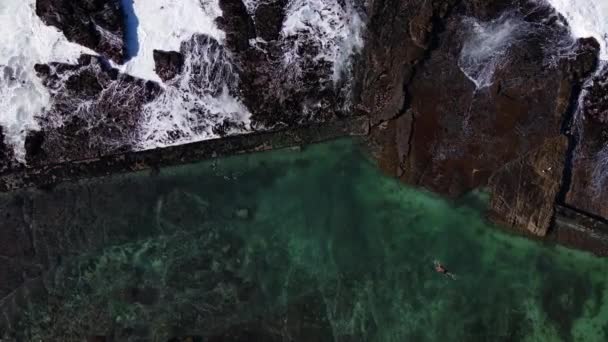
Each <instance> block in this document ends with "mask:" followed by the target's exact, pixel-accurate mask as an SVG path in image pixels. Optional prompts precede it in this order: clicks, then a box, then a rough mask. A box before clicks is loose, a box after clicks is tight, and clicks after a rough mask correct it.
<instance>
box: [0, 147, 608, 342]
mask: <svg viewBox="0 0 608 342" xmlns="http://www.w3.org/2000/svg"><path fill="white" fill-rule="evenodd" d="M483 202H484V201H483V196H481V195H479V196H470V197H469V198H468V199H467V200H463V201H461V202H458V203H449V202H446V201H445V200H443V199H441V198H440V197H437V196H435V195H432V194H429V193H426V192H423V191H419V190H416V189H412V188H408V187H406V186H404V185H402V184H400V183H399V182H397V181H395V180H394V179H392V178H388V177H385V176H384V175H383V174H382V173H381V172H380V171H379V170H378V169H377V168H376V167H375V165H374V163H373V162H372V161H371V159H370V158H368V156H367V154H366V152H365V151H364V150H363V149H362V148H361V147H360V145H359V143H357V142H356V141H353V140H339V141H334V142H329V143H323V144H318V145H312V146H307V147H304V148H302V149H286V150H281V151H273V152H265V153H258V154H249V155H243V156H236V157H230V158H224V159H217V160H213V161H207V162H202V163H198V164H192V165H185V166H179V167H170V168H164V169H161V170H160V172H153V173H149V172H142V173H135V174H129V175H122V176H113V177H108V178H101V179H96V180H88V181H81V182H77V183H70V184H64V185H60V186H58V187H56V188H54V189H50V190H49V189H47V190H44V191H42V190H26V191H21V192H17V193H13V194H5V195H1V196H0V206H1V207H2V208H3V210H4V211H5V212H7V213H12V211H11V210H16V212H19V213H27V215H26V214H22V215H23V217H27V220H26V219H25V218H24V219H23V220H24V221H27V222H29V223H28V224H29V227H31V228H30V229H31V230H32V231H33V235H35V236H37V238H36V241H37V245H36V246H37V247H36V251H37V252H38V254H39V255H38V256H37V257H36V258H38V259H37V262H39V263H40V264H48V265H52V266H51V267H49V268H48V271H47V272H46V273H45V276H44V277H43V283H44V284H45V285H46V288H47V289H48V290H47V291H46V292H45V291H42V292H43V294H41V295H38V296H34V295H33V293H37V292H40V291H34V287H35V286H34V285H28V286H29V287H30V289H29V290H28V291H21V292H24V293H29V294H30V295H29V296H24V297H23V298H21V299H19V300H14V301H13V302H15V303H17V304H15V305H16V306H17V307H18V309H17V310H13V311H15V312H14V313H13V314H12V317H13V318H12V319H13V321H12V322H13V323H11V327H12V328H10V329H7V328H6V326H5V329H7V330H6V331H5V336H6V335H9V336H12V338H16V337H19V338H21V340H27V341H38V340H42V341H55V340H56V341H60V340H61V341H82V339H83V338H85V337H90V336H110V335H111V336H113V340H114V341H168V340H169V339H171V338H174V337H185V336H196V339H194V340H196V341H586V342H587V341H606V339H607V338H608V291H607V288H608V286H607V285H608V275H607V274H606V272H605V271H606V267H607V266H608V260H605V259H601V258H597V257H594V256H592V255H590V254H588V253H583V252H578V251H573V250H568V249H566V248H563V247H558V246H553V245H544V244H540V243H539V242H535V241H530V240H527V239H524V238H521V237H517V236H512V235H508V234H505V233H504V232H502V231H501V230H498V229H496V227H492V226H491V225H489V224H488V223H486V222H485V221H484V220H483V217H482V215H481V212H480V211H479V208H480V207H482V206H483V205H482V204H483ZM11 208H13V209H11ZM24 208H27V210H26V209H24ZM62 213H63V214H62ZM8 216H10V215H8V214H7V216H6V217H8ZM6 217H5V216H4V215H3V216H2V218H0V220H5V221H6V220H8V218H6ZM0 223H1V222H0ZM4 226H6V225H4ZM17 226H18V225H15V228H14V229H15V230H16V231H17V230H19V229H21V228H19V227H17ZM434 260H440V261H441V262H442V263H444V264H445V265H446V266H447V267H448V269H449V270H450V271H451V272H453V273H454V274H455V275H456V279H455V280H452V279H451V278H448V277H446V276H443V275H441V274H438V273H436V272H435V271H434V270H433V261H434ZM30 262H33V261H31V260H30ZM30 283H33V281H32V282H30ZM26 287H27V286H26ZM16 292H18V291H16ZM0 297H2V296H0ZM4 303H6V299H5V300H4ZM0 307H1V308H2V310H3V313H4V317H8V316H9V315H8V314H7V309H6V305H5V306H0ZM1 327H2V325H1V323H0V328H1ZM0 336H1V331H0ZM5 340H9V341H10V339H5ZM107 341H110V339H108V340H107Z"/></svg>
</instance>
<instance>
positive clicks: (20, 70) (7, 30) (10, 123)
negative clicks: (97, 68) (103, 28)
mask: <svg viewBox="0 0 608 342" xmlns="http://www.w3.org/2000/svg"><path fill="white" fill-rule="evenodd" d="M34 6H35V0H2V1H0V125H2V128H3V130H4V135H5V141H6V143H8V144H9V145H11V146H12V147H13V148H14V150H15V154H16V157H17V159H18V160H20V161H23V160H24V158H25V136H26V134H27V130H32V129H37V128H38V124H37V122H36V120H35V115H39V114H41V112H42V111H43V109H44V108H45V107H46V106H47V105H48V104H49V93H48V91H47V90H46V88H45V87H44V86H43V85H42V84H41V82H40V80H39V79H38V77H37V76H36V73H35V71H34V65H35V64H36V63H47V62H50V61H53V62H66V63H74V62H76V60H77V58H78V56H80V54H82V53H92V54H94V52H93V51H90V50H89V49H86V48H84V47H82V46H80V45H78V44H73V43H70V42H68V41H67V39H66V38H65V36H64V35H63V34H62V33H61V32H59V31H58V30H57V29H56V28H54V27H49V26H46V25H45V24H44V23H43V22H42V21H41V20H40V19H39V18H38V16H36V13H35V9H34Z"/></svg>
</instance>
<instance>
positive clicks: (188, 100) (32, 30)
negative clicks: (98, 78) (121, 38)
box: [0, 0, 363, 161]
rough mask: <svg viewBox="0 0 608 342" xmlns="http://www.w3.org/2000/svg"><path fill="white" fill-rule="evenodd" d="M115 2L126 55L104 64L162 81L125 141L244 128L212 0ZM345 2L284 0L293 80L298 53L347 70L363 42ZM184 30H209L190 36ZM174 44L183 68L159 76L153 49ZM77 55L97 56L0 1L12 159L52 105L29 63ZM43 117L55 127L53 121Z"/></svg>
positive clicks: (30, 2) (171, 139) (0, 121)
mask: <svg viewBox="0 0 608 342" xmlns="http://www.w3.org/2000/svg"><path fill="white" fill-rule="evenodd" d="M121 1H122V5H123V8H124V12H125V20H126V28H125V42H126V51H127V54H126V55H127V56H126V57H127V58H126V62H125V63H124V64H122V65H118V64H116V63H114V62H111V63H112V66H113V67H115V68H117V69H119V70H120V71H121V72H123V73H126V74H130V75H132V76H135V77H138V78H141V79H145V80H151V81H154V82H157V83H159V84H161V86H162V88H163V93H162V94H161V95H160V96H159V97H158V98H157V99H155V100H154V101H153V102H151V103H149V104H148V105H146V106H145V108H144V112H143V119H142V122H140V127H139V129H138V132H134V133H135V134H134V135H133V136H134V137H135V138H134V139H135V140H137V141H135V142H134V145H135V146H137V148H139V149H149V148H155V147H160V146H167V145H172V144H180V143H186V142H190V141H196V140H203V139H209V138H215V137H217V136H218V135H217V133H216V132H215V129H216V128H217V127H218V126H221V127H222V130H223V132H227V133H238V132H247V131H250V130H251V114H250V112H249V111H248V109H247V108H246V107H245V106H244V105H243V104H242V103H241V101H240V100H239V99H238V98H236V97H235V95H234V94H236V93H237V91H235V90H237V89H238V83H239V80H238V75H237V73H236V72H235V70H234V67H233V66H232V56H231V55H230V53H229V52H228V51H226V50H225V49H224V45H223V41H224V38H225V33H224V32H223V31H222V30H220V29H219V28H218V27H217V25H216V23H215V20H216V18H218V17H219V16H221V15H222V11H221V9H220V7H219V2H218V0H133V1H132V0H121ZM345 3H346V4H342V5H341V4H340V1H339V0H291V1H289V3H288V5H287V7H286V11H287V13H286V16H285V20H284V23H283V28H282V31H281V37H280V39H281V44H282V45H283V48H284V52H285V57H284V65H285V71H286V72H289V73H293V75H294V77H295V78H297V77H298V75H299V74H300V69H301V68H304V67H306V66H307V65H308V66H309V64H307V63H305V62H303V60H308V61H310V60H311V59H312V60H313V61H320V60H322V61H327V62H329V63H331V65H332V68H333V69H332V71H333V75H332V77H333V81H334V84H337V82H338V80H340V79H342V78H344V77H345V76H346V77H350V75H347V74H348V73H349V72H350V71H351V70H352V65H351V64H352V58H351V57H352V55H353V54H354V53H355V52H357V51H359V50H360V49H361V47H362V46H363V40H362V29H363V21H362V19H361V17H360V16H359V14H358V13H357V11H355V10H354V9H353V7H352V5H351V4H350V2H349V1H346V2H345ZM258 4H259V0H245V5H246V6H247V9H248V11H249V12H250V13H251V14H252V15H253V13H254V12H255V9H256V7H257V6H258ZM194 36H197V37H209V38H208V39H194V40H192V38H193V37H194ZM182 44H186V49H187V54H185V65H184V71H183V72H182V74H181V75H179V76H177V77H176V78H175V79H173V80H170V81H167V82H163V81H162V80H161V79H160V78H159V76H158V75H157V74H156V72H155V63H154V58H153V51H154V50H163V51H180V48H181V47H182ZM197 44H198V45H197ZM302 45H313V46H315V47H316V49H313V51H315V53H316V55H314V56H310V55H307V54H306V53H302V52H301V51H302V50H301V49H300V47H301V46H302ZM304 50H306V49H304ZM83 53H88V54H94V55H96V54H97V53H96V52H94V51H91V50H89V49H87V48H85V47H82V46H80V45H78V44H75V43H70V42H68V41H67V39H66V38H65V36H64V35H63V34H62V33H61V32H60V31H59V30H58V29H56V28H54V27H51V26H46V25H45V24H44V23H43V22H42V21H41V20H40V18H38V16H36V14H35V0H0V125H1V126H2V128H3V131H4V135H5V139H6V142H7V143H8V144H10V145H11V146H13V147H14V149H15V153H16V155H17V158H18V159H19V160H20V161H24V158H25V148H24V143H25V137H26V134H27V131H28V130H36V129H40V127H39V125H38V123H37V120H36V117H37V116H39V115H44V113H45V109H46V108H50V107H51V105H52V103H50V101H51V97H50V94H49V92H48V90H47V89H46V88H45V87H44V86H43V85H42V84H41V82H40V80H39V79H38V78H37V76H36V73H35V71H34V65H35V64H37V63H40V64H47V63H51V62H61V63H70V64H73V63H76V61H77V58H78V57H79V56H80V55H81V54H83ZM217 70H221V71H220V72H217ZM108 91H109V90H108ZM116 91H122V90H120V89H118V90H116ZM84 105H86V104H83V106H84ZM91 115H92V116H94V117H96V116H99V117H103V115H101V114H99V115H98V113H91ZM60 118H61V116H60V115H58V116H57V119H58V120H59V119H60ZM91 119H95V118H93V117H92V118H91ZM51 124H52V125H53V126H55V127H57V126H60V125H62V122H53V123H51Z"/></svg>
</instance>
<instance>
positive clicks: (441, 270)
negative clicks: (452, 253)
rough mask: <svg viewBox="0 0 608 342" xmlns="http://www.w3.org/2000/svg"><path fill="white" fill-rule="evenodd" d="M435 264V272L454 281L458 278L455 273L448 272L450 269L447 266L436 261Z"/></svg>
mask: <svg viewBox="0 0 608 342" xmlns="http://www.w3.org/2000/svg"><path fill="white" fill-rule="evenodd" d="M433 263H434V264H435V272H437V273H441V274H443V275H446V276H448V277H450V278H452V279H456V276H455V275H454V274H453V273H451V272H450V271H448V269H447V268H446V267H445V266H443V265H442V264H441V262H439V261H438V260H435V261H434V262H433Z"/></svg>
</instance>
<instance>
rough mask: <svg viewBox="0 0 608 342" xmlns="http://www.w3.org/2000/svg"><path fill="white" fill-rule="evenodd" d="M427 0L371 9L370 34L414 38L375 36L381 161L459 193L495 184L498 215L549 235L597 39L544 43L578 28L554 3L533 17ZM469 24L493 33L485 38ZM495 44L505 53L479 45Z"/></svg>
mask: <svg viewBox="0 0 608 342" xmlns="http://www.w3.org/2000/svg"><path fill="white" fill-rule="evenodd" d="M389 2H390V1H385V2H376V6H380V4H384V5H387V4H388V3H389ZM425 4H426V5H423V6H421V7H420V9H419V10H418V11H415V12H414V13H416V15H414V16H411V15H410V16H408V15H406V14H403V13H406V12H405V10H404V12H399V11H396V13H397V14H396V15H395V18H396V20H398V22H397V23H396V24H393V23H392V22H391V21H388V22H387V23H386V24H382V25H380V24H379V26H378V27H376V26H374V17H372V18H371V20H372V22H371V24H370V26H371V27H372V28H373V29H372V31H371V33H370V34H376V35H380V36H382V35H383V34H384V35H393V36H392V37H391V38H388V37H374V38H372V39H369V40H368V41H371V42H373V41H378V42H380V41H393V40H395V41H409V42H410V43H408V44H404V45H405V46H407V47H408V48H404V47H401V48H395V49H382V48H381V47H380V46H375V47H373V43H371V46H372V47H371V48H369V49H370V50H369V52H368V54H367V57H366V63H367V64H368V67H367V68H363V69H362V70H365V72H366V73H367V74H366V75H363V77H362V86H361V89H362V91H361V92H360V97H359V99H360V101H359V103H358V104H359V107H358V108H359V109H360V110H363V111H365V112H367V113H369V114H370V115H371V116H372V118H374V119H375V120H376V122H377V123H378V124H377V126H376V130H375V131H376V132H375V133H374V132H373V133H372V136H373V137H374V141H375V142H376V153H377V155H378V157H379V159H380V163H381V165H382V166H383V167H384V168H385V169H386V170H387V171H388V172H389V173H392V174H395V175H397V176H399V177H400V178H401V179H402V180H403V181H405V182H406V183H408V184H413V185H416V186H421V187H424V188H427V189H429V190H432V191H434V192H438V193H441V194H444V195H448V196H450V197H459V196H462V195H464V194H466V193H467V192H469V191H471V190H473V189H475V188H479V187H484V188H487V189H489V191H490V193H491V194H492V201H491V208H490V216H491V217H492V218H494V219H495V221H499V222H501V223H504V224H507V225H508V226H512V227H513V228H515V229H525V230H528V231H529V232H532V233H533V234H537V235H545V234H546V232H547V230H548V228H549V226H550V222H551V218H552V217H553V205H554V202H555V199H556V197H557V196H558V193H559V192H560V190H561V187H562V174H563V172H562V170H563V165H564V161H565V158H566V155H567V151H568V143H567V142H566V140H565V138H564V135H563V134H562V133H563V132H562V125H563V123H564V121H565V120H566V119H567V117H568V113H569V111H570V110H571V106H570V104H571V103H572V102H573V101H575V100H576V97H577V93H576V89H577V87H578V86H580V83H581V81H582V79H584V77H585V76H586V75H588V74H589V73H590V72H591V71H592V70H593V65H594V61H595V55H596V53H597V45H595V46H594V45H593V44H591V45H589V44H585V42H584V41H583V42H581V43H580V44H579V50H578V53H575V54H573V55H576V56H578V57H576V58H572V59H569V58H562V59H560V60H559V61H554V60H551V59H550V58H549V57H551V56H552V54H553V53H555V51H548V50H546V47H547V46H551V45H554V44H555V42H558V41H560V40H565V39H568V38H567V37H568V32H567V31H565V30H564V29H563V27H562V26H561V25H559V24H556V19H555V17H556V16H555V14H554V13H553V12H552V11H551V10H550V9H547V8H540V9H538V10H537V11H536V12H534V15H530V16H525V17H524V16H522V15H521V13H519V12H517V11H516V12H513V13H511V12H507V13H505V8H510V9H512V8H513V7H512V6H513V5H514V4H511V5H509V6H506V5H505V2H492V1H490V2H475V1H463V2H460V3H458V4H454V3H451V2H447V1H443V2H441V1H435V2H425ZM518 5H519V6H524V5H526V3H525V2H521V3H519V4H518ZM425 6H426V8H425ZM379 8H382V7H379ZM387 8H391V9H394V8H395V7H394V6H387ZM523 8H525V6H524V7H523ZM372 13H373V11H372ZM446 13H449V15H448V16H446ZM386 15H387V14H384V15H381V18H384V19H385V20H386ZM471 21H473V22H471ZM393 25H394V26H396V27H399V28H401V31H400V30H399V29H392V30H391V29H389V28H391V27H392V26H393ZM470 25H476V27H477V30H482V31H483V30H486V34H487V36H488V37H493V39H494V40H491V41H482V40H478V39H480V37H479V36H477V35H479V31H476V32H473V31H470V30H471V26H470ZM403 27H408V28H409V31H404V30H403V29H402V28H403ZM534 30H539V31H536V32H535V31H534ZM482 33H483V32H482ZM397 34H399V37H395V35H397ZM482 37H483V35H482ZM496 37H502V38H501V39H503V40H504V42H499V41H496V39H495V38H496ZM492 44H494V45H495V46H492V47H491V49H492V50H495V51H499V50H500V52H498V53H497V54H496V55H494V54H488V55H483V54H481V53H479V51H483V50H479V49H481V48H482V46H488V45H492ZM475 45H479V49H477V47H476V46H475ZM467 49H469V50H467ZM463 54H466V55H463ZM468 58H472V59H471V61H469V60H468ZM495 58H500V60H499V61H498V60H496V59H495ZM377 61H380V62H377ZM374 63H375V64H374ZM480 66H481V67H480ZM390 70H398V71H399V72H398V73H391V72H390ZM514 75H525V77H514ZM369 89H372V91H371V92H367V90H369ZM395 117H396V119H394V118H395ZM387 120H388V121H387ZM387 135H388V136H387ZM391 136H392V137H391ZM378 137H382V138H378Z"/></svg>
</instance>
